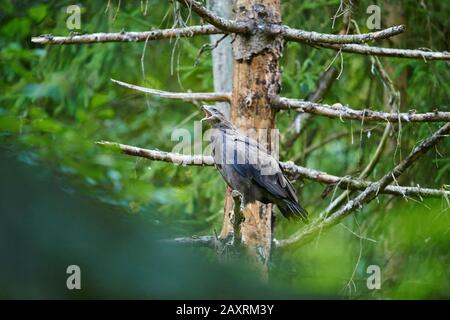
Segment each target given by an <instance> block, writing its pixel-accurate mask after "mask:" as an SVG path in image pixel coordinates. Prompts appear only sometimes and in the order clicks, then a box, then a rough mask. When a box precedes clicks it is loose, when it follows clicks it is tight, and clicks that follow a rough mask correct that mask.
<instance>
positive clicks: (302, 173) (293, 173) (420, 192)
mask: <svg viewBox="0 0 450 320" xmlns="http://www.w3.org/2000/svg"><path fill="white" fill-rule="evenodd" d="M96 143H97V144H98V145H100V146H104V147H109V148H111V149H113V150H117V151H120V152H122V153H124V154H127V155H130V156H137V157H142V158H146V159H150V160H156V161H165V162H171V163H175V164H178V165H179V164H181V165H197V166H212V165H214V159H213V157H211V156H204V155H192V156H191V155H183V154H179V153H174V152H165V151H160V150H149V149H143V148H139V147H134V146H130V145H126V144H120V143H115V142H108V141H99V142H96ZM280 164H281V167H282V169H283V171H284V172H285V173H286V174H287V175H288V176H289V177H290V178H292V179H298V178H304V179H308V180H313V181H316V182H320V183H325V184H331V185H335V184H339V187H340V188H342V189H347V188H349V189H352V190H364V189H365V188H367V187H368V186H369V185H370V184H371V183H372V182H370V181H363V180H358V179H356V178H352V177H338V176H334V175H331V174H328V173H326V172H323V171H318V170H314V169H309V168H305V167H302V166H298V165H296V164H295V163H293V162H291V161H288V162H281V163H280ZM381 193H385V194H391V195H397V196H404V195H410V196H422V197H431V198H440V197H442V196H450V191H446V190H438V189H429V188H421V187H401V186H388V187H386V189H384V190H383V191H382V192H381Z"/></svg>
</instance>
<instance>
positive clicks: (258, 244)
mask: <svg viewBox="0 0 450 320" xmlns="http://www.w3.org/2000/svg"><path fill="white" fill-rule="evenodd" d="M234 10H235V13H236V19H237V20H238V21H246V22H250V21H251V22H254V23H262V22H264V23H273V24H279V23H280V22H281V16H280V1H279V0H236V1H235V3H234ZM282 48H283V39H282V38H281V37H270V36H266V35H263V34H259V33H258V32H255V33H253V34H251V35H237V36H236V39H235V41H234V42H233V56H234V60H235V61H234V72H233V88H232V99H231V120H232V122H233V123H234V124H235V125H236V126H237V127H238V128H239V129H240V130H241V131H242V132H245V133H246V134H248V135H249V136H251V137H252V138H256V139H258V140H259V141H260V142H263V143H264V144H265V145H266V147H267V148H268V149H269V150H270V149H271V147H273V145H274V143H273V142H274V141H272V140H273V137H274V136H276V135H274V134H273V133H274V132H273V130H272V129H275V109H272V108H270V104H269V97H270V96H271V95H277V94H278V93H279V91H280V80H281V78H280V67H279V58H280V55H281V52H282ZM233 221H234V213H233V198H232V197H231V190H229V189H228V190H227V194H226V201H225V209H224V223H223V228H222V232H221V237H222V238H227V237H228V236H229V235H230V233H231V232H232V231H233ZM272 223H273V222H272V206H271V205H263V204H261V203H252V204H248V205H247V206H246V207H245V209H244V211H243V221H242V222H241V224H240V231H241V235H240V236H241V239H242V243H243V244H244V246H245V249H246V251H247V253H248V254H249V257H250V259H251V261H252V262H254V263H256V264H257V265H258V266H260V267H261V269H262V270H263V273H265V272H266V270H267V263H268V261H269V258H270V252H271V244H272Z"/></svg>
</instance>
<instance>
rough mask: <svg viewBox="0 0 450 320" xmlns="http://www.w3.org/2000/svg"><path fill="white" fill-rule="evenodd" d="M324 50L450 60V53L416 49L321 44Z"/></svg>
mask: <svg viewBox="0 0 450 320" xmlns="http://www.w3.org/2000/svg"><path fill="white" fill-rule="evenodd" d="M317 45H318V46H320V47H323V48H329V49H334V50H337V51H339V50H340V51H342V52H349V53H356V54H362V55H375V56H381V57H397V58H406V59H423V60H425V61H427V60H450V52H447V51H442V52H438V51H425V50H414V49H394V48H381V47H369V46H364V45H360V44H332V43H319V44H317Z"/></svg>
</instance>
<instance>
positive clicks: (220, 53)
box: [208, 0, 234, 119]
mask: <svg viewBox="0 0 450 320" xmlns="http://www.w3.org/2000/svg"><path fill="white" fill-rule="evenodd" d="M208 7H209V8H210V9H211V11H213V12H214V13H217V14H218V15H219V16H221V17H223V18H225V19H233V18H234V17H233V0H209V1H208ZM222 37H223V35H211V36H210V40H211V44H213V45H214V44H215V43H217V42H219V41H220V42H219V43H218V45H217V48H215V49H214V50H213V51H212V60H213V76H214V91H215V92H231V87H232V81H231V80H232V76H233V53H232V49H231V37H230V36H228V37H227V38H225V39H223V40H221V38H222ZM216 106H217V108H218V109H220V110H221V111H222V112H223V114H225V116H226V117H227V119H229V118H230V105H229V104H228V103H226V102H218V103H216Z"/></svg>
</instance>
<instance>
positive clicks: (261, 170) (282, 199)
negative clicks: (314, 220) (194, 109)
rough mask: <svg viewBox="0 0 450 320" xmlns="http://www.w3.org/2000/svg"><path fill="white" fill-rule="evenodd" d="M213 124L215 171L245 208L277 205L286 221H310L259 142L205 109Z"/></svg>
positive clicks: (220, 115) (286, 181)
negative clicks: (295, 219) (252, 205)
mask: <svg viewBox="0 0 450 320" xmlns="http://www.w3.org/2000/svg"><path fill="white" fill-rule="evenodd" d="M202 109H203V111H204V112H205V114H206V117H205V118H203V119H202V121H207V122H209V123H210V124H211V127H212V133H211V146H212V156H213V157H214V162H215V166H216V168H217V169H218V170H219V172H220V174H221V175H222V177H223V178H224V180H225V182H226V183H227V184H228V186H230V188H231V189H233V190H236V191H238V192H239V193H240V194H241V195H242V198H243V199H242V203H243V205H245V204H247V203H252V202H254V201H255V200H258V201H260V202H262V203H265V204H267V203H275V204H276V205H277V206H278V208H279V209H280V211H281V213H282V214H283V215H284V216H285V217H286V218H291V217H296V218H301V219H302V220H303V221H304V222H306V221H307V216H308V213H307V212H306V210H305V209H304V208H303V207H302V206H301V205H300V204H299V201H298V198H297V195H296V193H295V189H294V188H293V187H292V185H291V183H290V182H289V180H288V179H287V178H286V177H285V176H284V174H283V172H282V170H281V167H280V163H279V162H278V161H277V160H276V159H275V158H274V157H273V156H272V155H271V154H270V153H269V152H268V151H267V149H266V148H265V147H264V146H262V145H261V144H259V143H258V142H257V141H255V140H253V139H251V138H249V137H247V136H245V135H244V134H242V133H240V132H239V130H238V129H237V128H236V127H235V126H234V125H233V124H232V123H231V122H230V121H228V120H227V119H225V117H224V115H223V114H222V113H221V112H220V111H219V110H218V109H217V108H215V107H213V106H207V105H204V106H203V107H202Z"/></svg>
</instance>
